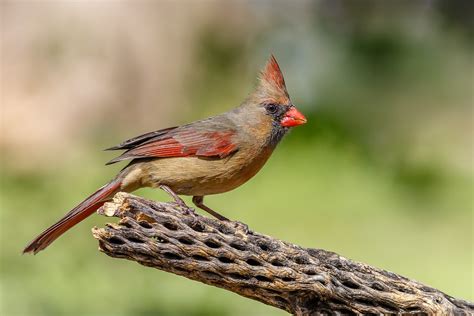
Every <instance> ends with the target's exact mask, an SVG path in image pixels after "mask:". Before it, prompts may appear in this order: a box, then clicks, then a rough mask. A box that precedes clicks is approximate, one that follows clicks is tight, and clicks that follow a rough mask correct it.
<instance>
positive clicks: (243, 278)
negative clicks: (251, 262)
mask: <svg viewBox="0 0 474 316" xmlns="http://www.w3.org/2000/svg"><path fill="white" fill-rule="evenodd" d="M229 276H230V277H231V278H232V279H236V280H248V279H249V277H248V276H246V275H242V274H238V273H229Z"/></svg>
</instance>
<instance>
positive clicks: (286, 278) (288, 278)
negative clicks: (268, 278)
mask: <svg viewBox="0 0 474 316" xmlns="http://www.w3.org/2000/svg"><path fill="white" fill-rule="evenodd" d="M281 280H282V281H284V282H292V281H294V280H295V279H294V278H291V277H283V278H281Z"/></svg>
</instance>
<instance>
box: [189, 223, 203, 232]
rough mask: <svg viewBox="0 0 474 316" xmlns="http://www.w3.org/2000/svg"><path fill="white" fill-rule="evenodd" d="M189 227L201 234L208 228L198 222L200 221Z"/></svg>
mask: <svg viewBox="0 0 474 316" xmlns="http://www.w3.org/2000/svg"><path fill="white" fill-rule="evenodd" d="M189 227H191V229H192V230H194V231H196V232H199V233H202V232H203V231H204V230H205V229H206V226H204V224H202V223H201V222H198V221H195V222H192V223H190V224H189Z"/></svg>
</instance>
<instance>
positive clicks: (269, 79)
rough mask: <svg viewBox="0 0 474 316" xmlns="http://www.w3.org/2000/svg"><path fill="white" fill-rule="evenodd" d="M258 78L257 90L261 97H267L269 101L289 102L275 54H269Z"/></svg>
mask: <svg viewBox="0 0 474 316" xmlns="http://www.w3.org/2000/svg"><path fill="white" fill-rule="evenodd" d="M259 79H260V80H259V81H260V83H259V89H258V90H259V92H260V95H261V97H263V98H268V99H270V100H269V101H270V102H277V103H278V104H288V103H289V101H290V98H289V95H288V92H287V90H286V85H285V79H284V78H283V73H282V72H281V69H280V66H279V65H278V62H277V60H276V58H275V56H273V55H271V56H270V59H269V60H268V62H267V64H266V66H265V68H264V69H263V70H262V72H261V73H260V77H259Z"/></svg>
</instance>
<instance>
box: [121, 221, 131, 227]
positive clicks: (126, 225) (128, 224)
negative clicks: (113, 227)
mask: <svg viewBox="0 0 474 316" xmlns="http://www.w3.org/2000/svg"><path fill="white" fill-rule="evenodd" d="M119 225H120V226H125V227H127V228H132V224H130V223H129V222H119Z"/></svg>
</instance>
